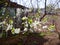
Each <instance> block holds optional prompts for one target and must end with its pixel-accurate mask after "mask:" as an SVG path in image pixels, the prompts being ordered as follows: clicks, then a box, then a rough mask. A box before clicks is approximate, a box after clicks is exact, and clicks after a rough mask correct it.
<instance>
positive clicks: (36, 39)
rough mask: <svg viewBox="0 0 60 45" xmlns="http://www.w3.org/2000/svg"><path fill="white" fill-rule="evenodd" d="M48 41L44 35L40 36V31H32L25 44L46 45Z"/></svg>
mask: <svg viewBox="0 0 60 45" xmlns="http://www.w3.org/2000/svg"><path fill="white" fill-rule="evenodd" d="M47 41H48V40H47V39H44V38H43V36H40V35H39V34H38V33H32V34H29V35H27V37H26V38H25V40H24V42H23V45H44V43H45V42H47Z"/></svg>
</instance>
